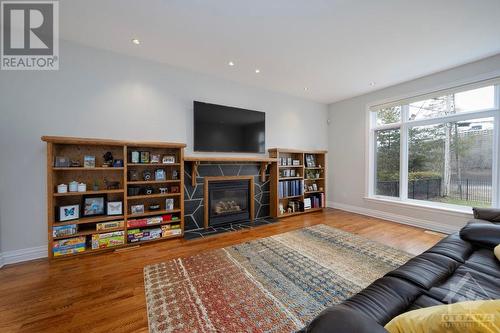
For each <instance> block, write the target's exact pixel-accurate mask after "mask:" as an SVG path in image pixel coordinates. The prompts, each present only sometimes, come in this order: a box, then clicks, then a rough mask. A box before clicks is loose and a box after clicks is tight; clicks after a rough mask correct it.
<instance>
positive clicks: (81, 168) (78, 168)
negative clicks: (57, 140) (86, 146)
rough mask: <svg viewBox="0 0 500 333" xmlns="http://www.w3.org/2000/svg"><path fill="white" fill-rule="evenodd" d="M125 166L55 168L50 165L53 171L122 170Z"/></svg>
mask: <svg viewBox="0 0 500 333" xmlns="http://www.w3.org/2000/svg"><path fill="white" fill-rule="evenodd" d="M124 169H125V168H122V167H120V168H114V167H95V168H84V167H74V168H72V167H69V168H56V167H52V170H53V171H123V170H124Z"/></svg>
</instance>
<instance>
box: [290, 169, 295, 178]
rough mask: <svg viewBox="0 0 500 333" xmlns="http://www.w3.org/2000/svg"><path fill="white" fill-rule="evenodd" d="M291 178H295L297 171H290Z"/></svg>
mask: <svg viewBox="0 0 500 333" xmlns="http://www.w3.org/2000/svg"><path fill="white" fill-rule="evenodd" d="M290 177H295V169H292V170H290Z"/></svg>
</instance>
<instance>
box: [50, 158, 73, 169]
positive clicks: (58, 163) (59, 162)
mask: <svg viewBox="0 0 500 333" xmlns="http://www.w3.org/2000/svg"><path fill="white" fill-rule="evenodd" d="M54 166H55V167H56V168H69V166H70V161H69V158H67V157H65V156H56V158H55V162H54Z"/></svg>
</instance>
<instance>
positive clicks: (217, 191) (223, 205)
mask: <svg viewBox="0 0 500 333" xmlns="http://www.w3.org/2000/svg"><path fill="white" fill-rule="evenodd" d="M249 186H250V182H249V181H248V180H224V181H214V182H209V183H208V207H209V209H208V214H209V217H208V225H209V226H212V227H213V226H217V225H222V224H228V223H233V222H241V221H245V220H249V219H250V208H249V207H250V189H249Z"/></svg>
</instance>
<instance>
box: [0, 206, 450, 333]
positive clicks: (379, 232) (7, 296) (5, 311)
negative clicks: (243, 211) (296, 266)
mask: <svg viewBox="0 0 500 333" xmlns="http://www.w3.org/2000/svg"><path fill="white" fill-rule="evenodd" d="M320 223H324V224H327V225H330V226H334V227H336V228H339V229H342V230H345V231H349V232H352V233H355V234H359V235H361V236H364V237H366V238H369V239H372V240H375V241H378V242H380V243H384V244H387V245H389V246H393V247H395V248H399V249H402V250H404V251H407V252H409V253H411V254H415V255H416V254H419V253H421V252H423V251H425V250H426V249H428V248H429V247H431V246H432V245H434V244H435V243H436V242H437V241H439V240H440V239H441V238H442V235H439V234H433V233H428V232H425V231H424V230H423V229H419V228H414V227H410V226H406V225H401V224H397V223H392V222H388V221H384V220H380V219H376V218H371V217H366V216H362V215H357V214H352V213H348V212H343V211H340V210H333V209H328V210H326V211H325V212H317V213H311V214H306V215H301V216H294V217H289V218H287V219H283V220H281V221H280V222H279V223H275V224H271V225H267V226H262V227H257V228H254V229H251V230H245V231H239V232H231V233H225V234H220V235H216V236H213V237H210V238H206V239H197V240H191V241H186V240H175V241H170V242H160V243H153V244H149V245H143V246H142V247H138V248H132V249H127V250H125V251H121V252H110V253H104V254H100V255H95V256H82V257H77V258H70V259H63V260H55V261H48V260H46V259H41V260H37V261H32V262H28V263H22V264H17V265H11V266H7V267H4V268H2V269H0V332H147V330H148V322H147V316H146V303H145V297H144V285H143V267H144V266H146V265H148V264H152V263H158V262H161V261H164V260H167V259H171V258H176V257H181V256H189V255H191V254H194V253H199V252H201V251H207V250H210V249H215V248H220V247H225V246H229V245H233V244H237V243H241V242H245V241H250V240H253V239H257V238H262V237H268V236H272V235H275V234H279V233H283V232H287V231H290V230H295V229H299V228H302V227H306V226H311V225H315V224H320Z"/></svg>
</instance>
